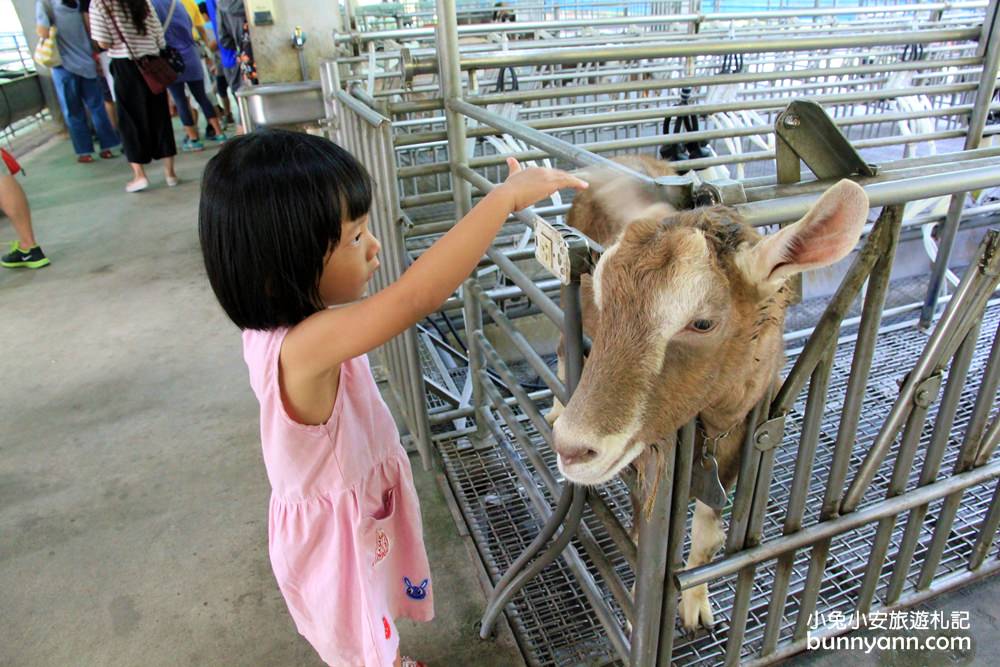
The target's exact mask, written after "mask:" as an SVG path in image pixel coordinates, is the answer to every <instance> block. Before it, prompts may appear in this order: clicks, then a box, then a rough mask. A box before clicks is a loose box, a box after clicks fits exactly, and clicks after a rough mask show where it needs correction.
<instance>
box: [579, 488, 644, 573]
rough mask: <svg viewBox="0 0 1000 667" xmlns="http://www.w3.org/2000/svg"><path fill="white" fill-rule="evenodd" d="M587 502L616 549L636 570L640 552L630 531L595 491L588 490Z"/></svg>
mask: <svg viewBox="0 0 1000 667" xmlns="http://www.w3.org/2000/svg"><path fill="white" fill-rule="evenodd" d="M587 502H588V503H589V504H590V509H591V511H592V512H593V513H594V516H596V517H597V519H598V520H599V521H600V522H601V523H602V524H604V527H605V528H606V529H607V531H608V537H610V538H611V541H612V542H614V543H615V547H617V549H618V551H620V552H621V554H622V556H624V557H625V561H626V562H627V563H628V564H629V567H631V568H632V569H635V568H636V564H637V563H638V562H639V555H638V550H637V549H636V546H635V542H633V541H632V538H631V537H629V535H628V531H627V530H625V527H624V526H623V525H622V524H621V521H619V520H618V517H617V516H616V515H615V513H614V512H612V511H611V508H610V507H608V504H607V503H606V502H604V499H603V498H601V496H599V495H598V494H597V492H596V491H595V490H594V489H588V490H587Z"/></svg>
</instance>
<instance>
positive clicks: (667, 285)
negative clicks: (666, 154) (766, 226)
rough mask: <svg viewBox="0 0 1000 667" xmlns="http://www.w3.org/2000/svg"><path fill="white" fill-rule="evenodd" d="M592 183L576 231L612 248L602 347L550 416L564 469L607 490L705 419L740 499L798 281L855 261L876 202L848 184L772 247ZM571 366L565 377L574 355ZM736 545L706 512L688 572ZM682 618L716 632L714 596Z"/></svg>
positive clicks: (731, 228) (595, 324) (589, 280)
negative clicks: (744, 459)
mask: <svg viewBox="0 0 1000 667" xmlns="http://www.w3.org/2000/svg"><path fill="white" fill-rule="evenodd" d="M617 160H618V161H619V162H621V163H623V164H625V165H627V166H629V167H631V168H632V169H634V170H637V171H641V172H644V173H646V174H648V175H650V176H654V177H656V176H662V175H670V174H672V173H673V171H672V170H671V168H670V166H669V164H667V163H666V162H662V161H659V160H655V159H653V158H650V157H646V156H627V157H622V158H618V159H617ZM583 177H584V178H586V179H588V180H590V181H591V187H590V189H589V190H586V191H584V192H582V193H580V194H579V195H577V197H576V199H575V200H574V202H573V206H572V208H571V210H570V212H569V218H568V223H569V224H570V225H571V226H573V227H576V228H577V229H579V230H580V231H582V232H583V233H585V234H587V235H588V236H590V237H591V238H593V239H594V240H595V241H597V242H598V243H600V244H601V245H603V246H604V247H605V252H604V253H603V255H602V256H601V258H600V260H599V261H598V263H597V266H596V267H595V269H594V271H593V274H592V276H590V275H585V276H583V280H582V288H581V292H582V301H583V322H584V331H585V333H587V335H589V336H590V338H591V340H592V341H593V346H592V349H591V351H590V354H589V355H588V357H587V360H586V363H585V365H584V369H583V375H582V378H581V380H580V383H579V385H578V386H577V388H576V390H575V391H574V393H573V396H572V398H571V399H570V401H569V403H568V404H567V405H566V406H565V407H563V406H562V405H560V404H559V403H556V404H555V405H554V406H553V410H552V413H550V415H549V419H550V422H552V423H553V424H554V428H553V435H554V441H555V449H556V452H557V453H558V455H559V456H558V460H559V469H560V471H561V472H562V473H563V475H564V476H565V477H566V479H568V480H571V481H573V482H576V483H579V484H587V485H593V484H601V483H603V482H605V481H607V480H609V479H611V478H612V477H614V476H615V475H617V474H618V473H619V472H620V471H621V470H622V469H623V468H624V467H625V466H627V465H629V464H630V463H632V462H633V461H634V460H635V459H636V457H638V456H639V455H640V454H643V453H644V452H648V451H649V450H650V447H649V445H650V444H651V443H663V444H664V445H665V446H670V445H671V444H672V440H671V438H672V434H674V433H676V432H677V430H678V429H679V428H680V427H681V426H682V425H684V424H686V423H688V422H690V421H691V420H692V419H693V418H695V417H696V416H697V417H699V418H700V420H701V423H702V425H703V427H704V430H705V431H706V432H707V435H708V436H709V437H713V436H717V435H719V434H723V433H725V432H726V431H729V435H728V436H727V437H725V438H723V439H722V440H720V441H719V446H718V453H717V457H718V463H719V476H720V478H721V480H722V483H723V486H725V487H726V489H729V488H731V487H732V485H733V484H734V483H735V481H736V476H737V470H738V465H739V460H738V459H739V443H740V442H741V440H742V437H743V433H744V430H745V429H744V427H743V426H742V422H743V420H744V419H745V417H746V415H747V414H748V413H749V411H750V410H751V409H752V408H753V406H754V405H755V404H756V403H757V402H758V401H759V400H760V399H761V398H762V397H763V396H764V394H765V392H767V390H768V388H769V387H770V386H771V385H772V384H773V383H775V382H776V381H777V379H778V376H779V372H780V370H781V367H782V365H783V362H784V352H783V344H782V332H783V328H784V318H785V309H786V307H787V304H788V297H789V295H790V290H789V289H788V288H787V287H786V280H787V279H788V278H789V277H790V276H792V275H794V274H796V273H799V272H801V271H805V270H808V269H813V268H819V267H821V266H826V265H828V264H831V263H833V262H835V261H837V260H839V259H841V258H842V257H844V256H845V255H847V253H849V252H850V251H851V249H852V248H854V246H855V245H856V244H857V241H858V238H859V236H860V234H861V230H862V228H863V225H864V222H865V219H866V217H867V213H868V198H867V196H866V195H865V193H864V190H862V189H861V188H860V187H859V186H858V185H856V184H854V183H852V182H850V181H846V180H845V181H841V182H839V183H837V184H836V185H834V186H833V187H831V188H830V189H829V190H827V192H826V193H825V194H824V195H823V196H822V197H821V198H820V199H819V200H818V201H817V202H816V204H815V205H814V206H813V208H812V209H811V210H810V211H809V212H808V213H807V214H806V215H805V216H804V217H803V218H802V219H801V220H799V221H798V222H796V223H795V224H793V225H789V226H787V227H784V228H783V229H782V230H781V231H779V232H777V233H774V234H771V235H769V236H764V237H762V236H761V235H760V234H758V233H757V232H756V231H754V229H752V228H751V227H749V226H748V225H746V224H745V223H744V222H743V221H742V220H741V219H740V216H739V215H738V213H736V212H735V211H734V210H733V209H730V208H726V207H722V206H715V207H711V208H701V209H697V210H693V211H681V212H677V211H674V210H673V209H671V208H670V207H669V206H667V205H666V204H662V203H656V201H655V199H654V198H653V197H652V196H650V194H649V193H648V192H646V191H644V186H642V185H641V184H638V183H637V181H636V180H634V179H631V178H628V177H625V176H620V175H618V173H617V172H612V171H611V170H599V171H596V172H595V171H593V170H590V171H589V173H586V174H584V175H583ZM560 348H561V346H560ZM559 370H560V376H561V377H563V374H562V370H563V365H562V359H561V357H560V368H559ZM730 429H732V430H730ZM701 435H702V437H703V434H701ZM700 446H701V443H699V444H698V447H699V448H700ZM699 459H700V456H699V452H696V453H695V460H699ZM640 505H641V503H637V502H633V506H634V507H638V506H640ZM724 537H725V533H724V531H723V527H722V517H721V512H719V511H715V510H713V509H711V508H709V507H708V506H706V505H704V504H703V503H701V502H700V501H699V502H697V503H696V506H695V514H694V521H693V524H692V544H691V551H690V554H689V557H688V560H687V563H686V565H685V567H686V568H693V567H697V566H699V565H702V564H704V563H707V562H709V561H710V560H711V559H712V558H713V557H714V555H715V553H716V551H717V550H718V549H719V547H720V546H721V545H722V542H723V540H724ZM680 614H681V621H682V624H683V625H684V627H685V628H686V629H688V630H689V631H691V630H695V629H696V628H698V627H699V626H700V625H703V626H706V627H710V626H711V625H712V624H713V617H712V610H711V606H710V604H709V601H708V588H707V586H705V585H702V586H699V587H697V588H694V589H691V590H687V591H684V592H683V594H682V600H681V609H680Z"/></svg>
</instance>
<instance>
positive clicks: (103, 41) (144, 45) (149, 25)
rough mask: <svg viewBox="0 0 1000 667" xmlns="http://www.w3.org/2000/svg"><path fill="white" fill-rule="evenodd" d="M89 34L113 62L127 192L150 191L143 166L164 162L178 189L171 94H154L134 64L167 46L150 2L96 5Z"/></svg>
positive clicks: (112, 0) (106, 0) (107, 0)
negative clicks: (128, 170)
mask: <svg viewBox="0 0 1000 667" xmlns="http://www.w3.org/2000/svg"><path fill="white" fill-rule="evenodd" d="M90 33H91V36H92V37H93V38H94V40H96V41H97V43H98V44H99V45H100V47H101V48H102V49H108V53H109V55H110V56H111V74H112V76H114V79H115V100H116V104H117V106H118V126H119V129H120V131H121V135H122V144H123V145H124V147H125V157H126V158H127V159H128V161H129V165H130V166H131V167H132V180H131V181H129V182H128V183H127V184H126V185H125V190H126V192H140V191H142V190H145V189H146V188H148V187H149V179H148V178H147V176H146V171H145V167H144V165H147V164H149V163H150V162H152V161H153V160H163V175H164V178H165V180H166V183H167V186H168V187H174V186H175V185H177V183H178V179H177V174H176V172H175V171H174V156H175V155H177V144H176V143H175V142H174V129H173V125H171V122H170V110H169V109H168V107H167V93H166V91H163V92H160V93H158V94H153V92H152V91H151V90H150V89H149V85H148V84H147V83H146V80H145V79H144V78H143V76H142V72H141V71H140V70H139V66H138V65H137V64H136V62H135V60H136V59H137V58H141V57H142V56H147V55H159V53H160V51H161V50H162V49H164V48H166V45H167V43H166V41H165V39H164V37H163V26H162V25H161V24H160V20H159V19H158V18H157V16H156V12H155V11H154V10H153V6H152V5H151V4H150V0H92V2H91V5H90Z"/></svg>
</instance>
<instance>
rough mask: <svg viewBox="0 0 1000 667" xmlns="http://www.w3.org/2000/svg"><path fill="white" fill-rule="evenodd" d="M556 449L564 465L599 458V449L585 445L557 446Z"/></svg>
mask: <svg viewBox="0 0 1000 667" xmlns="http://www.w3.org/2000/svg"><path fill="white" fill-rule="evenodd" d="M556 451H557V452H558V453H559V458H561V459H562V462H563V465H567V466H568V465H572V464H574V463H586V462H588V461H593V460H594V459H595V458H597V450H596V449H591V448H590V447H586V446H584V445H569V446H562V447H556Z"/></svg>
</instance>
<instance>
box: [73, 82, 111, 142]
mask: <svg viewBox="0 0 1000 667" xmlns="http://www.w3.org/2000/svg"><path fill="white" fill-rule="evenodd" d="M80 92H81V94H82V97H83V102H84V104H86V105H87V109H89V110H90V118H91V120H92V121H93V123H94V130H96V131H97V141H98V142H100V144H101V148H102V149H103V150H104V151H107V150H109V149H111V148H114V147H115V146H117V145H118V144H120V143H121V139H119V138H118V132H116V131H115V128H114V127H112V125H111V119H110V118H108V114H107V112H105V110H104V95H103V94H102V93H101V84H100V82H99V81H98V80H97V79H86V78H83V77H80Z"/></svg>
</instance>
